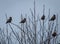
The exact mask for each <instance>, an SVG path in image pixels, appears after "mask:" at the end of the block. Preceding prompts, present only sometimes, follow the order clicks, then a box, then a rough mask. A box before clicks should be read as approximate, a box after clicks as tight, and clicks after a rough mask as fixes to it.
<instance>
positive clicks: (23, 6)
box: [0, 0, 60, 27]
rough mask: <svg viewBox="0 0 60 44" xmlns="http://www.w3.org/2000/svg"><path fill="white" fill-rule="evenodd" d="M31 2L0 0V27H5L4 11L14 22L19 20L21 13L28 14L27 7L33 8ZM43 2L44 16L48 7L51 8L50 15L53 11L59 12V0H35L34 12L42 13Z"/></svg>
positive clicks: (32, 0) (27, 0)
mask: <svg viewBox="0 0 60 44" xmlns="http://www.w3.org/2000/svg"><path fill="white" fill-rule="evenodd" d="M33 2H34V0H0V27H5V26H4V25H5V22H6V18H5V13H7V16H8V17H9V16H12V17H13V21H12V22H15V23H18V22H19V20H20V15H21V13H22V14H23V15H25V14H26V13H27V14H28V15H30V10H29V8H32V9H33V7H34V6H33ZM43 4H45V15H46V16H47V15H48V9H49V8H50V9H51V15H53V14H54V13H55V14H57V13H58V14H60V0H36V14H40V15H42V11H43ZM59 17H60V15H59ZM59 22H60V21H59Z"/></svg>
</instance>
